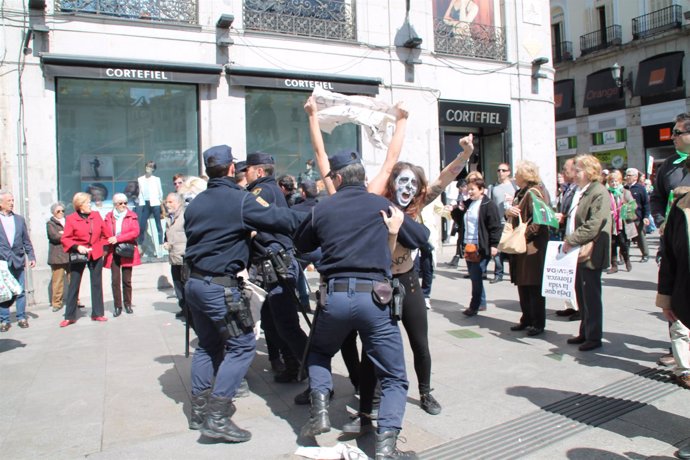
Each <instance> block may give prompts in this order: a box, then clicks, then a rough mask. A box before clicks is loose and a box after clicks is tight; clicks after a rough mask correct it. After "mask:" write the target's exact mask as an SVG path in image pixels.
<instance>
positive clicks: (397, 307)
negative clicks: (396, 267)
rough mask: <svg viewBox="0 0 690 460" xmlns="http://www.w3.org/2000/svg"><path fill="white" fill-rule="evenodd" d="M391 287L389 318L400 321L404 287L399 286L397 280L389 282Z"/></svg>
mask: <svg viewBox="0 0 690 460" xmlns="http://www.w3.org/2000/svg"><path fill="white" fill-rule="evenodd" d="M391 287H392V288H393V300H392V302H391V304H390V305H391V318H392V319H394V320H396V321H400V320H402V316H403V301H404V300H405V286H403V285H402V284H400V280H399V279H398V278H393V279H392V280H391Z"/></svg>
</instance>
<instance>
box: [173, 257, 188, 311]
mask: <svg viewBox="0 0 690 460" xmlns="http://www.w3.org/2000/svg"><path fill="white" fill-rule="evenodd" d="M170 276H172V281H173V288H174V289H175V296H176V297H177V304H178V305H179V306H180V308H181V309H182V311H184V310H185V308H186V307H185V301H184V283H183V282H182V265H171V266H170Z"/></svg>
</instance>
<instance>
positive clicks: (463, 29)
mask: <svg viewBox="0 0 690 460" xmlns="http://www.w3.org/2000/svg"><path fill="white" fill-rule="evenodd" d="M434 50H435V51H436V52H437V53H443V54H453V55H456V56H468V57H475V58H483V59H493V60H495V61H505V59H506V38H505V31H504V30H503V28H502V27H494V26H490V25H485V24H476V23H469V22H462V21H455V22H454V23H453V24H448V23H446V22H445V21H444V20H443V19H440V18H438V19H435V20H434Z"/></svg>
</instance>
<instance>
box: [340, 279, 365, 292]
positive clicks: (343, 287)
mask: <svg viewBox="0 0 690 460" xmlns="http://www.w3.org/2000/svg"><path fill="white" fill-rule="evenodd" d="M373 287H374V285H373V284H372V282H371V281H359V282H357V283H355V292H371V291H372V289H373ZM349 290H350V283H348V282H342V281H340V282H334V283H333V288H332V289H330V290H329V292H348V291H349Z"/></svg>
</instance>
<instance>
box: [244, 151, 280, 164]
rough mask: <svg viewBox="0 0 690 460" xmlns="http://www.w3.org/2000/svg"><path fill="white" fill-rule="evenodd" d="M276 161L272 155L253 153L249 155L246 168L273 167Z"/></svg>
mask: <svg viewBox="0 0 690 460" xmlns="http://www.w3.org/2000/svg"><path fill="white" fill-rule="evenodd" d="M273 164H275V160H274V159H273V157H272V156H271V155H269V154H268V153H264V152H253V153H250V154H249V155H247V165H246V166H256V165H273Z"/></svg>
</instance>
